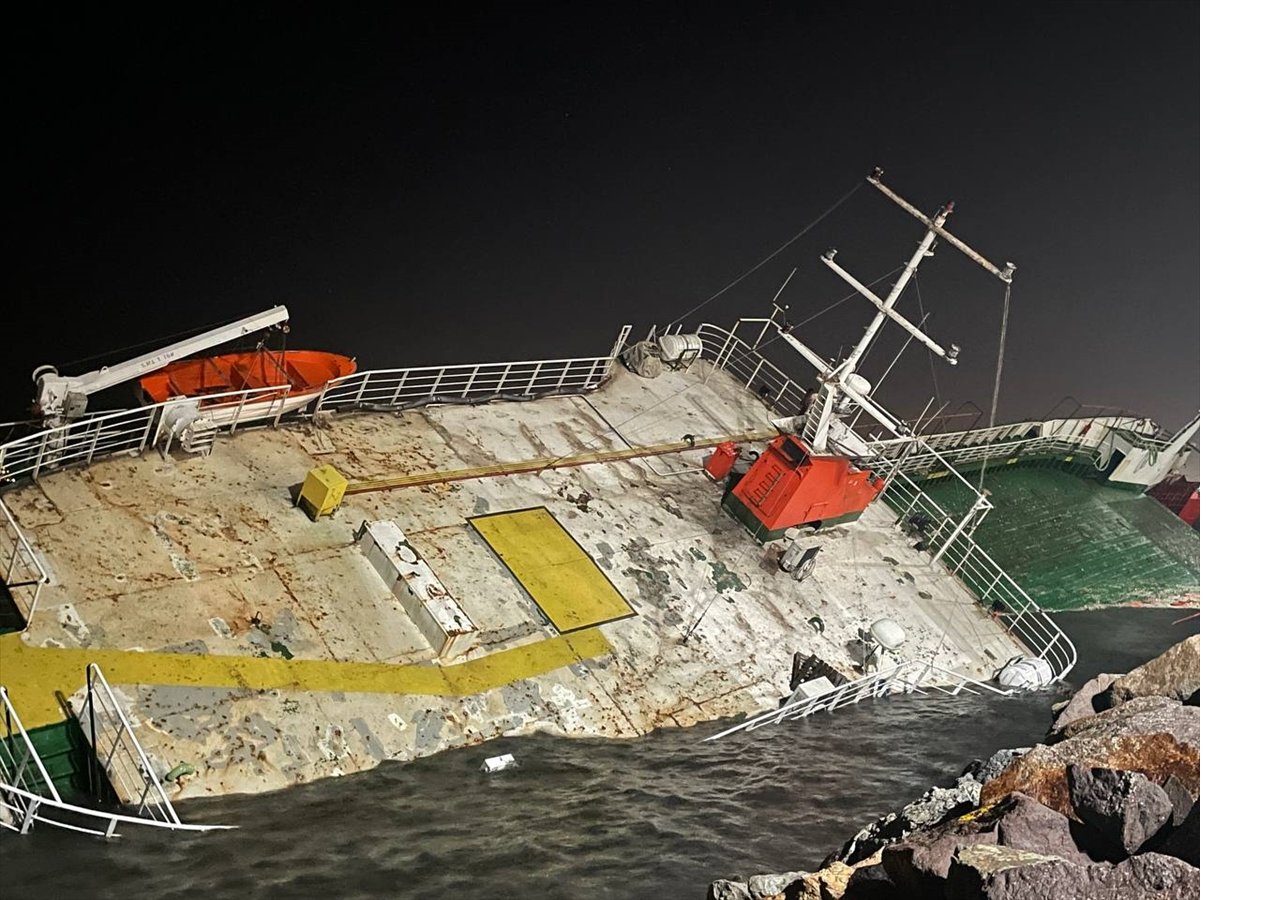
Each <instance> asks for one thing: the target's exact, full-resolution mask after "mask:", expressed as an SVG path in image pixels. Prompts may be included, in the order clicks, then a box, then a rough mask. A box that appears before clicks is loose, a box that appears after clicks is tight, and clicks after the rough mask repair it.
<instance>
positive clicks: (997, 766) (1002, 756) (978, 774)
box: [961, 747, 1031, 800]
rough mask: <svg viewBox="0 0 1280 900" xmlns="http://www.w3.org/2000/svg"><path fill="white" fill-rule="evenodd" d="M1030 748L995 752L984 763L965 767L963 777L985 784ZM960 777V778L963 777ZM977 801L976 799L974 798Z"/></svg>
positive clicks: (973, 763) (975, 762) (974, 762)
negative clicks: (966, 776)
mask: <svg viewBox="0 0 1280 900" xmlns="http://www.w3.org/2000/svg"><path fill="white" fill-rule="evenodd" d="M1030 749H1031V748H1030V747H1017V748H1014V749H1012V750H997V751H996V752H995V753H993V754H992V755H991V757H990V758H989V759H988V760H987V761H986V762H979V761H978V760H976V759H975V760H974V761H973V762H971V763H970V764H969V765H968V766H967V767H965V770H964V775H968V776H970V777H971V778H972V779H973V780H974V781H976V782H978V784H986V783H987V782H988V781H990V780H991V779H992V778H995V777H996V776H997V775H999V774H1000V773H1001V772H1003V771H1004V770H1005V769H1007V768H1009V763H1011V762H1013V761H1014V760H1015V759H1017V758H1018V757H1019V756H1021V755H1022V754H1024V753H1026V752H1027V751H1028V750H1030ZM964 775H962V776H961V778H963V777H964ZM974 799H975V800H976V799H977V798H976V797H975V798H974Z"/></svg>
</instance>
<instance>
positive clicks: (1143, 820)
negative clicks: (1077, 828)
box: [1067, 765, 1173, 856]
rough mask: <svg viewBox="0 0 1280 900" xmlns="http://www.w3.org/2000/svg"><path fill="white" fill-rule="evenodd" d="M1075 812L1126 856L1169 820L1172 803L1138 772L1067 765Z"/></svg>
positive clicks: (1136, 850)
mask: <svg viewBox="0 0 1280 900" xmlns="http://www.w3.org/2000/svg"><path fill="white" fill-rule="evenodd" d="M1067 783H1068V785H1069V786H1070V788H1071V805H1072V806H1073V807H1074V808H1075V811H1076V815H1077V816H1079V818H1080V820H1081V821H1082V822H1084V823H1086V824H1087V825H1090V826H1091V827H1092V828H1093V829H1094V830H1095V831H1097V832H1098V833H1099V834H1101V835H1103V836H1104V837H1105V838H1107V839H1108V840H1109V841H1111V842H1112V843H1113V844H1115V845H1116V846H1117V847H1119V848H1121V849H1122V850H1124V853H1125V855H1126V856H1131V855H1132V854H1134V853H1137V852H1138V848H1139V847H1141V846H1142V845H1143V844H1145V843H1146V842H1147V841H1149V840H1150V839H1151V838H1153V837H1155V835H1156V833H1157V832H1158V831H1159V830H1160V829H1161V828H1163V827H1164V825H1165V823H1166V822H1168V821H1169V814H1170V813H1171V812H1173V803H1172V801H1170V799H1169V797H1168V795H1167V794H1165V792H1164V791H1163V790H1161V788H1160V786H1159V785H1156V784H1152V783H1151V781H1150V780H1149V779H1148V778H1147V777H1146V776H1145V775H1143V774H1141V773H1139V772H1120V771H1117V770H1115V769H1091V768H1088V767H1086V766H1078V765H1072V766H1068V767H1067Z"/></svg>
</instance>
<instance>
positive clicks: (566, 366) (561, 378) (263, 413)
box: [0, 325, 631, 487]
mask: <svg viewBox="0 0 1280 900" xmlns="http://www.w3.org/2000/svg"><path fill="white" fill-rule="evenodd" d="M630 333H631V326H630V325H627V326H624V327H623V328H622V330H621V331H620V332H619V334H618V337H617V339H616V340H615V341H614V344H613V348H612V350H611V351H610V353H609V355H607V356H589V357H575V358H572V359H548V360H533V361H529V362H506V363H480V364H471V365H461V366H432V367H426V368H408V369H381V370H371V371H369V372H357V373H355V374H353V375H349V376H346V377H343V378H335V379H333V380H332V381H330V382H328V383H327V384H326V385H325V386H324V387H323V388H320V389H318V390H314V391H307V392H299V391H297V390H296V389H294V388H292V387H290V386H289V385H275V386H268V387H261V388H250V389H245V390H240V391H227V392H224V393H220V394H209V395H204V396H200V397H197V398H185V397H179V398H174V399H172V400H166V401H164V402H163V403H155V404H151V405H150V406H142V407H139V408H137V409H126V410H117V411H111V412H102V413H96V414H94V415H90V416H86V417H84V418H80V419H75V420H73V421H71V422H67V423H65V424H62V425H57V426H53V427H50V428H46V429H44V430H42V431H38V432H35V433H33V434H29V435H26V436H24V437H21V438H17V439H15V440H12V441H8V442H7V443H3V444H0V487H3V486H5V485H8V484H11V483H13V482H14V481H16V480H17V479H18V478H21V477H23V476H30V477H31V478H33V479H37V478H39V477H40V475H42V474H45V473H49V472H54V471H57V470H60V469H64V468H67V467H68V466H72V465H79V464H83V465H90V464H92V463H93V462H94V461H95V460H100V459H103V458H106V457H110V456H116V455H121V454H129V453H132V454H135V455H138V454H142V453H145V452H146V451H147V450H149V449H154V448H156V447H157V446H158V447H159V448H160V449H161V451H162V452H167V451H168V449H169V447H170V444H171V442H172V440H173V437H174V436H173V434H172V431H171V429H170V427H169V426H170V423H171V422H172V420H173V419H174V418H176V414H177V412H178V411H179V410H180V409H186V408H189V407H190V406H191V405H192V401H193V400H197V401H198V402H199V417H200V418H201V419H204V420H207V421H208V422H210V423H212V425H211V428H212V429H213V431H212V433H217V432H220V431H226V432H229V433H231V434H234V433H235V432H236V431H237V430H238V429H240V428H242V427H244V426H245V425H248V424H250V423H257V424H260V425H269V426H272V427H274V426H277V425H279V424H280V423H281V421H284V420H287V419H295V418H305V417H309V416H312V415H313V414H314V413H316V412H318V411H321V410H342V409H372V410H377V409H389V410H390V409H404V408H407V407H411V406H419V405H426V404H429V403H477V402H481V401H484V400H492V399H523V398H531V397H545V396H554V395H561V394H580V393H584V392H586V391H592V390H595V389H596V388H598V387H599V386H600V385H601V384H603V383H604V382H605V381H606V380H607V379H608V378H609V376H610V375H611V374H612V372H613V365H614V363H615V361H616V359H617V356H618V354H620V353H621V352H622V348H623V346H624V345H625V343H626V339H627V337H628V335H629V334H630ZM210 440H211V433H210V434H203V433H202V436H201V438H200V447H199V448H198V449H199V450H201V451H204V452H207V451H208V449H209V446H210V445H209V441H210ZM193 449H197V448H193Z"/></svg>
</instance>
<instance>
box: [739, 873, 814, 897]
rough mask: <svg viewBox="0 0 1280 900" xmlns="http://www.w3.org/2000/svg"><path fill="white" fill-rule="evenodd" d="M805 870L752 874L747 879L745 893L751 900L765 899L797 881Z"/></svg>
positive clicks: (803, 874)
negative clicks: (774, 873)
mask: <svg viewBox="0 0 1280 900" xmlns="http://www.w3.org/2000/svg"><path fill="white" fill-rule="evenodd" d="M807 874H808V873H807V872H779V873H778V874H776V875H752V876H751V877H750V878H748V879H747V894H748V895H749V896H750V897H751V900H765V898H767V897H772V896H774V895H775V894H781V893H782V892H783V891H785V890H786V889H787V888H788V887H790V886H791V885H792V883H794V882H796V881H799V880H800V879H801V878H803V877H804V876H805V875H807Z"/></svg>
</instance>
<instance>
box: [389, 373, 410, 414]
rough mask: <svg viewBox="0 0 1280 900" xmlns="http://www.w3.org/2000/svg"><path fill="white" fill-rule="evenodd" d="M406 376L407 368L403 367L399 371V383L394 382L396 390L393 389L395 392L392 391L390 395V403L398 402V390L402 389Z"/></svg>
mask: <svg viewBox="0 0 1280 900" xmlns="http://www.w3.org/2000/svg"><path fill="white" fill-rule="evenodd" d="M408 378H409V370H408V369H405V370H404V371H403V372H402V373H400V381H399V383H397V384H396V390H395V393H393V394H392V395H391V405H392V406H395V405H396V403H398V402H399V400H400V392H401V391H402V390H404V383H405V381H406V380H407V379H408Z"/></svg>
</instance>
